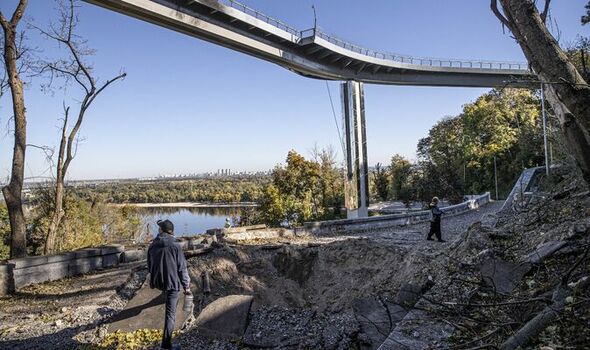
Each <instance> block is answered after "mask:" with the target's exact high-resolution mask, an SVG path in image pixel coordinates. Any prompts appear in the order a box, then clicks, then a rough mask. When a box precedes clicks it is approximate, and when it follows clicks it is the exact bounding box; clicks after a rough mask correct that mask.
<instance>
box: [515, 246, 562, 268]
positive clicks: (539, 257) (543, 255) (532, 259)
mask: <svg viewBox="0 0 590 350" xmlns="http://www.w3.org/2000/svg"><path fill="white" fill-rule="evenodd" d="M567 244H568V243H567V242H564V241H549V242H545V243H543V244H541V245H540V246H538V247H537V248H536V249H535V250H534V251H532V252H531V253H529V254H528V255H526V256H525V257H524V258H523V261H525V262H528V263H531V264H540V263H541V262H543V260H545V259H547V258H548V257H550V256H552V255H553V254H554V253H555V252H557V251H558V250H560V249H562V248H564V247H565V246H566V245H567Z"/></svg>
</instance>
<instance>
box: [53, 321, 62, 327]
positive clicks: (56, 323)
mask: <svg viewBox="0 0 590 350" xmlns="http://www.w3.org/2000/svg"><path fill="white" fill-rule="evenodd" d="M63 324H64V322H63V321H62V320H55V321H54V322H53V325H54V326H55V327H61V326H63Z"/></svg>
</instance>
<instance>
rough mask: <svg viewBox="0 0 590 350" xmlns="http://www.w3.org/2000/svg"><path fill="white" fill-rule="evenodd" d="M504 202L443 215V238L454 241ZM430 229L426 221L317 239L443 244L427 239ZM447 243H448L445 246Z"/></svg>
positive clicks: (324, 241) (322, 241) (424, 244)
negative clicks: (451, 214)
mask: <svg viewBox="0 0 590 350" xmlns="http://www.w3.org/2000/svg"><path fill="white" fill-rule="evenodd" d="M503 203H504V201H494V202H491V203H488V204H486V205H484V206H482V207H480V208H478V209H476V210H473V211H469V212H467V213H464V214H458V215H453V216H449V217H445V216H444V215H443V217H442V223H441V231H442V236H443V239H444V240H446V241H447V242H449V243H450V242H452V241H454V240H455V239H457V238H458V237H459V236H460V234H461V233H463V232H465V231H466V230H467V229H468V228H469V226H470V225H471V224H473V223H474V222H477V221H480V220H481V219H482V218H483V217H484V216H485V215H488V214H495V213H497V212H498V210H500V208H501V207H502V204H503ZM429 230H430V223H429V222H425V223H419V224H413V225H407V226H399V227H393V228H385V229H377V230H371V231H365V232H362V233H360V234H359V233H352V234H348V235H347V234H345V235H338V236H334V237H323V238H318V239H316V240H315V241H317V242H318V243H330V242H334V241H341V240H347V239H355V238H356V239H358V238H369V239H376V240H378V241H381V242H383V243H384V244H396V245H402V246H407V247H408V248H409V247H410V246H414V245H416V244H421V245H423V246H426V247H432V246H440V245H441V244H440V243H439V242H436V241H427V240H426V235H427V234H428V231H429ZM445 245H446V244H444V245H443V246H445Z"/></svg>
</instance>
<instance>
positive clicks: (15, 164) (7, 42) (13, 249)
mask: <svg viewBox="0 0 590 350" xmlns="http://www.w3.org/2000/svg"><path fill="white" fill-rule="evenodd" d="M26 6H27V0H20V1H19V4H18V5H17V7H16V9H15V11H14V13H13V15H12V18H11V19H10V21H9V20H7V19H6V18H5V17H4V15H3V14H2V13H1V12H0V24H1V25H2V29H3V30H4V65H5V68H6V73H7V75H8V84H9V86H10V92H11V95H12V108H13V113H14V149H13V154H12V170H11V176H10V182H9V183H8V185H6V186H4V188H2V193H3V194H4V199H5V200H6V206H7V208H8V216H9V218H10V230H11V236H10V257H12V258H18V257H23V256H25V255H26V254H27V242H26V221H25V215H24V212H23V206H22V189H23V182H24V173H25V151H26V148H27V118H26V109H25V96H24V91H23V82H22V80H21V79H20V75H19V71H18V68H17V60H18V58H19V53H18V49H17V44H16V42H17V40H16V39H17V29H16V28H17V25H18V22H19V21H20V19H21V18H22V16H23V14H24V11H25V8H26Z"/></svg>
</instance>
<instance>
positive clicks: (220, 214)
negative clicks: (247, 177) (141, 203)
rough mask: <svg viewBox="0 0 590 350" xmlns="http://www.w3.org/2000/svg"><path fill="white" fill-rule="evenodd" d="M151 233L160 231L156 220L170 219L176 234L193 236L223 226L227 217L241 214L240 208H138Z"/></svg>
mask: <svg viewBox="0 0 590 350" xmlns="http://www.w3.org/2000/svg"><path fill="white" fill-rule="evenodd" d="M138 209H139V211H140V213H141V215H142V218H143V221H144V225H145V230H146V231H147V230H148V226H149V233H150V234H151V235H155V234H156V233H157V232H158V226H157V224H156V221H158V220H165V219H168V220H170V221H172V223H173V224H174V231H175V232H174V233H175V235H176V236H192V235H195V234H200V233H204V232H205V231H207V230H208V229H211V228H221V227H223V226H224V225H225V220H226V218H230V219H231V218H233V217H237V216H239V215H240V208H231V207H230V208H228V207H226V208H176V207H149V208H138Z"/></svg>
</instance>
